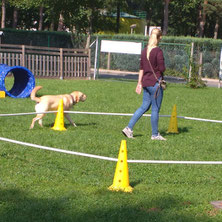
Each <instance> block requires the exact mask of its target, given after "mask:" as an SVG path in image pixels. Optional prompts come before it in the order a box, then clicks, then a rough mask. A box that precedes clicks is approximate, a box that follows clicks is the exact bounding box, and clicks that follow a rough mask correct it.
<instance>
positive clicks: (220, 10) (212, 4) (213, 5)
mask: <svg viewBox="0 0 222 222" xmlns="http://www.w3.org/2000/svg"><path fill="white" fill-rule="evenodd" d="M205 11H206V14H207V15H212V18H214V21H215V26H214V39H217V37H218V30H219V26H220V23H219V22H220V19H221V18H222V2H221V0H208V4H207V5H206V6H205Z"/></svg>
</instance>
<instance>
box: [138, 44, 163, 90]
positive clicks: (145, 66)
mask: <svg viewBox="0 0 222 222" xmlns="http://www.w3.org/2000/svg"><path fill="white" fill-rule="evenodd" d="M149 59H150V63H151V65H152V67H153V70H154V72H155V74H156V76H157V78H158V79H159V78H160V77H162V78H163V72H164V71H165V69H166V68H165V63H164V57H163V51H162V50H161V49H160V48H159V47H156V48H153V49H152V50H151V52H150V57H149ZM140 70H143V77H142V86H143V87H147V86H154V85H155V83H156V82H157V79H156V77H155V76H154V74H153V72H152V68H151V67H150V64H149V61H148V60H147V48H144V49H143V50H142V53H141V58H140Z"/></svg>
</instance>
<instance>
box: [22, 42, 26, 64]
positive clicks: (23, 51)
mask: <svg viewBox="0 0 222 222" xmlns="http://www.w3.org/2000/svg"><path fill="white" fill-rule="evenodd" d="M25 64H26V62H25V45H22V66H23V67H25Z"/></svg>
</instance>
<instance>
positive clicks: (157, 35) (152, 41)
mask: <svg viewBox="0 0 222 222" xmlns="http://www.w3.org/2000/svg"><path fill="white" fill-rule="evenodd" d="M161 37H162V31H161V30H160V29H158V28H155V29H153V30H152V32H151V35H150V37H149V41H148V47H147V59H148V60H149V57H150V52H151V50H152V49H153V48H155V47H157V46H158V44H159V41H160V39H161Z"/></svg>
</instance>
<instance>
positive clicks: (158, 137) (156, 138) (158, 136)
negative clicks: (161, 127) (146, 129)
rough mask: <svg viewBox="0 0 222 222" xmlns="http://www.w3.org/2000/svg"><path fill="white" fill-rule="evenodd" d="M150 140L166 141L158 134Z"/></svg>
mask: <svg viewBox="0 0 222 222" xmlns="http://www.w3.org/2000/svg"><path fill="white" fill-rule="evenodd" d="M151 140H166V139H165V138H164V137H162V136H161V135H160V133H158V135H157V136H151Z"/></svg>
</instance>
